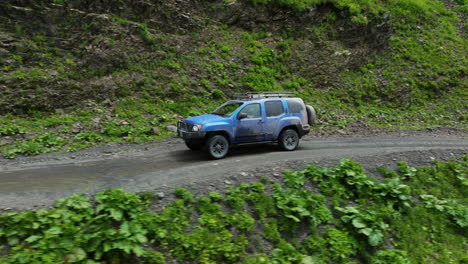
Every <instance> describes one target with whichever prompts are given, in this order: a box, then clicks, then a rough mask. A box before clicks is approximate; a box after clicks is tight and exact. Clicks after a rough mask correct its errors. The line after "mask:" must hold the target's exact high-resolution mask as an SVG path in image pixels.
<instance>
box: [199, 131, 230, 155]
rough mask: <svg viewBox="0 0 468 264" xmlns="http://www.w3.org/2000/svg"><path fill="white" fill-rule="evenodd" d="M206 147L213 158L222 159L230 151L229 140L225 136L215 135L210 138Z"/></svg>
mask: <svg viewBox="0 0 468 264" xmlns="http://www.w3.org/2000/svg"><path fill="white" fill-rule="evenodd" d="M204 149H205V151H206V153H208V155H209V156H210V157H211V158H212V159H222V158H224V157H226V155H227V154H228V152H229V141H228V140H227V139H226V137H225V136H222V135H214V136H211V137H209V138H208V140H207V141H206V143H205V146H204Z"/></svg>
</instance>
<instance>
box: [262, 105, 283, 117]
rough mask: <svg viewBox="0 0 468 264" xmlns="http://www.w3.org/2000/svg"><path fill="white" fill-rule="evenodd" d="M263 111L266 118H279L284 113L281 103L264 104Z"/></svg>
mask: <svg viewBox="0 0 468 264" xmlns="http://www.w3.org/2000/svg"><path fill="white" fill-rule="evenodd" d="M265 110H266V115H267V117H270V116H279V115H281V114H283V113H284V108H283V103H282V102H281V101H268V102H265Z"/></svg>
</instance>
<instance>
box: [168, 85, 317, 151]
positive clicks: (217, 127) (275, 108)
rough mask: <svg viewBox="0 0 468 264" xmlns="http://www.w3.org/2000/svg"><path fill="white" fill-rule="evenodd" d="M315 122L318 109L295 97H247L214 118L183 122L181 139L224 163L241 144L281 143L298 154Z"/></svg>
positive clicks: (274, 94) (218, 111) (275, 94)
mask: <svg viewBox="0 0 468 264" xmlns="http://www.w3.org/2000/svg"><path fill="white" fill-rule="evenodd" d="M315 120H316V115H315V110H314V108H313V107H311V106H309V105H305V104H304V102H303V101H302V99H300V98H297V97H294V94H293V93H286V92H263V93H247V94H243V95H238V96H237V97H236V99H235V100H231V101H228V102H226V103H224V104H223V105H221V106H220V107H218V108H217V109H216V110H214V111H213V112H212V113H210V114H206V115H200V116H194V117H190V118H187V119H185V120H182V121H179V122H178V124H177V135H178V136H179V137H181V138H182V139H183V140H184V141H185V144H186V145H187V147H188V148H190V149H191V150H201V149H204V150H205V151H206V152H207V153H208V154H209V155H210V156H211V157H212V158H214V159H221V158H224V157H225V156H226V155H227V153H228V151H229V148H230V146H233V145H241V144H251V143H264V142H271V143H276V142H277V143H278V144H279V146H280V147H281V149H283V150H287V151H292V150H295V149H296V148H297V147H298V145H299V139H300V138H301V137H302V136H304V135H306V134H308V133H309V131H310V126H311V125H312V124H313V123H314V122H315Z"/></svg>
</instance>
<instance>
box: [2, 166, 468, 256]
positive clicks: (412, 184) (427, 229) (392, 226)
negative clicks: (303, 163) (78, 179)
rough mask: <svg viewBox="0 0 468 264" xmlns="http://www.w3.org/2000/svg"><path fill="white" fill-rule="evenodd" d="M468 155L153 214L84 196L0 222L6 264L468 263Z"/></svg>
mask: <svg viewBox="0 0 468 264" xmlns="http://www.w3.org/2000/svg"><path fill="white" fill-rule="evenodd" d="M467 172H468V159H467V157H462V158H461V159H460V160H458V161H452V162H439V161H435V162H434V164H433V166H432V167H420V168H414V167H410V166H408V165H407V164H406V163H404V162H401V163H400V167H399V170H398V171H390V170H384V169H380V173H381V174H382V176H384V180H382V181H380V182H378V181H376V180H375V179H374V178H372V177H369V176H367V175H366V173H365V171H364V170H363V169H362V167H361V166H360V165H359V164H358V163H356V162H353V161H351V160H347V159H343V160H341V162H340V164H339V165H338V166H336V167H333V168H318V167H316V166H315V165H313V164H311V165H309V166H307V167H306V168H305V169H303V170H301V171H296V172H286V173H285V174H284V177H283V181H282V182H276V181H274V182H270V181H269V180H266V179H265V180H264V181H263V183H253V184H241V185H239V186H230V188H229V189H228V190H227V191H226V192H225V193H224V194H223V195H221V194H218V193H214V192H211V193H209V194H205V195H198V196H195V195H194V194H193V193H192V192H190V191H188V190H186V189H181V188H178V189H176V191H175V196H176V200H174V201H172V202H170V203H169V204H167V205H166V206H165V207H163V208H162V209H161V210H160V211H158V212H152V211H151V210H150V209H149V208H150V204H151V203H159V201H153V202H151V200H152V199H154V198H155V197H154V195H153V194H150V193H144V194H140V195H136V194H131V193H125V192H123V191H122V190H109V191H106V192H102V193H98V194H96V196H95V197H94V199H92V200H90V199H89V198H87V197H86V196H85V195H82V194H75V195H73V196H71V197H68V198H64V199H60V200H58V201H57V202H56V205H55V208H54V209H42V210H39V211H37V212H30V211H24V212H11V213H3V214H1V215H0V245H3V247H4V249H3V253H4V256H3V259H2V258H1V255H0V263H15V264H20V263H28V264H30V263H31V264H32V263H88V264H90V263H151V264H156V263H246V264H248V263H265V264H266V263H271V264H279V263H288V264H293V263H297V264H299V263H373V264H377V263H393V264H408V263H464V262H466V261H467V259H466V254H465V253H466V250H467V248H466V238H467V237H466V235H467V234H466V230H467V229H466V227H467V226H468V207H467V206H468V204H467V198H466V197H467V188H466V187H467V185H468V182H467V178H466V175H467Z"/></svg>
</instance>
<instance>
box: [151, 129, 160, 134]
mask: <svg viewBox="0 0 468 264" xmlns="http://www.w3.org/2000/svg"><path fill="white" fill-rule="evenodd" d="M151 132H152V133H153V134H154V135H158V134H160V133H161V129H159V128H158V127H153V128H151Z"/></svg>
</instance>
